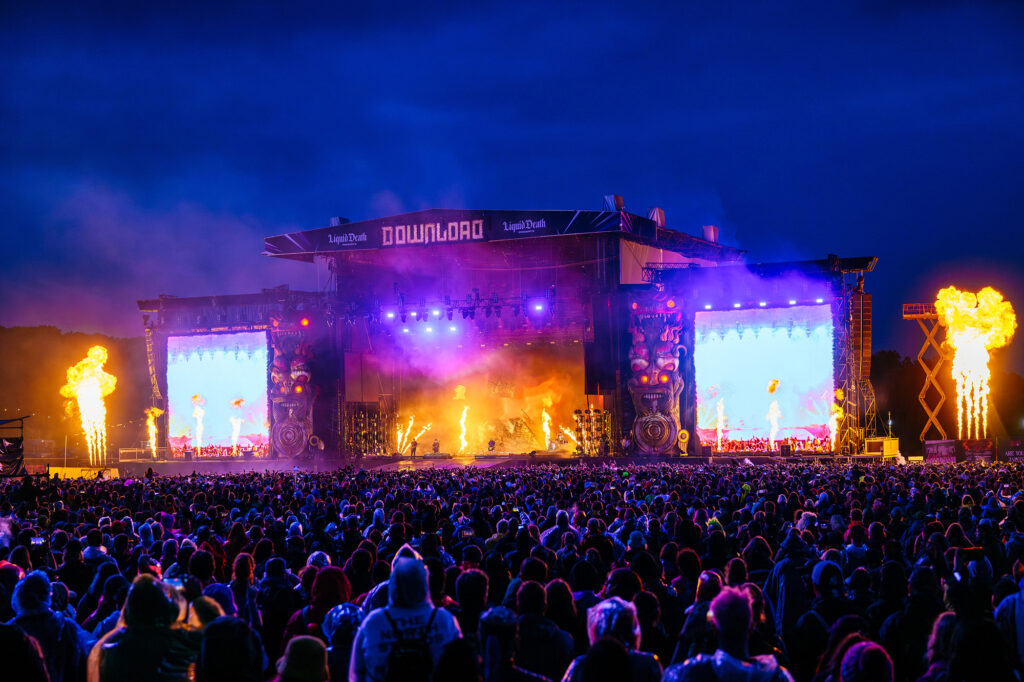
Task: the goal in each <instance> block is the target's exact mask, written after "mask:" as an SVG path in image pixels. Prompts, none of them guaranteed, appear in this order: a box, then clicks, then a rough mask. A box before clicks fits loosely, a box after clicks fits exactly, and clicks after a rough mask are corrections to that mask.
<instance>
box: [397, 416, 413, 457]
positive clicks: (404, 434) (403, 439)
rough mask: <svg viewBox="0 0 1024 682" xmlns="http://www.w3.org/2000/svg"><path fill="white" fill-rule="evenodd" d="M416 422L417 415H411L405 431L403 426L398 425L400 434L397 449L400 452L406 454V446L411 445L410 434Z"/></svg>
mask: <svg viewBox="0 0 1024 682" xmlns="http://www.w3.org/2000/svg"><path fill="white" fill-rule="evenodd" d="M415 421H416V415H409V423H408V424H406V425H405V430H404V431H403V430H402V425H401V424H399V425H398V434H397V436H398V437H397V438H396V439H395V449H396V450H397V451H398V452H399V453H402V452H405V446H406V445H408V444H409V432H410V431H412V425H413V423H414V422H415Z"/></svg>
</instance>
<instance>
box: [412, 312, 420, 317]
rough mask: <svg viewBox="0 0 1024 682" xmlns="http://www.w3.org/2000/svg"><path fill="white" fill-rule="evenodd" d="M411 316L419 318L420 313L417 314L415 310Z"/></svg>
mask: <svg viewBox="0 0 1024 682" xmlns="http://www.w3.org/2000/svg"><path fill="white" fill-rule="evenodd" d="M410 314H411V315H412V316H413V317H418V316H419V313H418V312H416V311H415V310H414V311H412V313H410Z"/></svg>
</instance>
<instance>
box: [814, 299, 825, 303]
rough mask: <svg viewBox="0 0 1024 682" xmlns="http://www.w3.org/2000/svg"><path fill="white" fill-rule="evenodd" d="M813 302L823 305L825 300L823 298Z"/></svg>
mask: <svg viewBox="0 0 1024 682" xmlns="http://www.w3.org/2000/svg"><path fill="white" fill-rule="evenodd" d="M814 302H815V303H824V302H825V299H823V298H816V299H814Z"/></svg>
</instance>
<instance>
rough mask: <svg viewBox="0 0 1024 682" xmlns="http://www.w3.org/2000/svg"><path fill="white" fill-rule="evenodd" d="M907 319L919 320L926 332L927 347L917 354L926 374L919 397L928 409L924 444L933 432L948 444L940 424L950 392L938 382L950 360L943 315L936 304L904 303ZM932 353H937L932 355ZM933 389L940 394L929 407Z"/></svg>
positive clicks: (904, 312)
mask: <svg viewBox="0 0 1024 682" xmlns="http://www.w3.org/2000/svg"><path fill="white" fill-rule="evenodd" d="M903 319H904V320H917V323H918V324H919V325H920V326H921V331H923V332H924V344H922V346H921V350H920V351H918V353H917V362H918V364H919V365H921V369H923V370H924V385H923V386H922V387H921V392H920V393H918V394H917V400H918V402H919V403H921V407H923V408H924V413H925V415H927V417H928V420H927V421H925V423H924V428H923V429H921V436H920V440H921V442H924V441H925V439H926V438H927V436H928V432H929V431H930V430H931V429H932V428H934V429H935V430H936V431H938V433H939V438H940V439H941V440H947V436H946V430H945V429H944V428H942V423H941V422H940V421H939V411H940V410H941V409H942V405H943V404H944V403H945V402H946V392H945V391H943V390H942V386H940V385H939V381H938V378H939V369H941V368H942V364H943V363H944V362H945V361H946V359H947V355H946V352H945V351H944V350H943V349H942V339H941V338H939V337H940V330H941V329H942V328H943V327H942V325H940V324H939V315H938V313H937V312H936V310H935V305H934V304H932V303H904V304H903ZM930 350H933V351H935V352H934V353H933V354H930V353H929V351H930ZM929 388H934V389H935V391H936V392H937V393H938V394H939V397H938V400H937V401H936V402H935V405H934V406H932V405H930V404H929V403H928V389H929Z"/></svg>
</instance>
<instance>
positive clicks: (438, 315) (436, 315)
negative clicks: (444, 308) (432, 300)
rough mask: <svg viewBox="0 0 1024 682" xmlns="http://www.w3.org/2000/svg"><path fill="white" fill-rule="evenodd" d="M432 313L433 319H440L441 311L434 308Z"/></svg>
mask: <svg viewBox="0 0 1024 682" xmlns="http://www.w3.org/2000/svg"><path fill="white" fill-rule="evenodd" d="M432 312H433V313H434V317H441V311H440V310H438V309H437V308H434V310H433V311H432Z"/></svg>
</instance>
